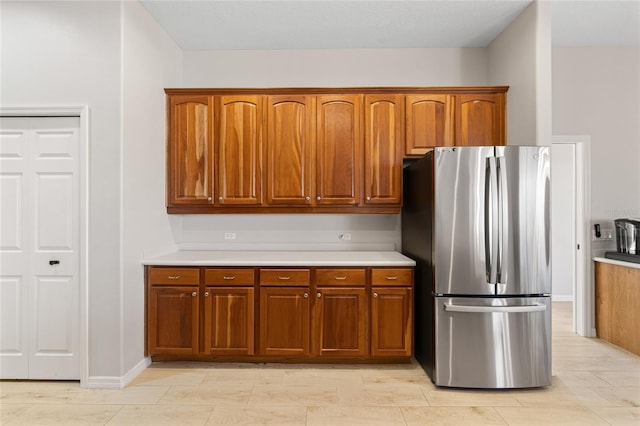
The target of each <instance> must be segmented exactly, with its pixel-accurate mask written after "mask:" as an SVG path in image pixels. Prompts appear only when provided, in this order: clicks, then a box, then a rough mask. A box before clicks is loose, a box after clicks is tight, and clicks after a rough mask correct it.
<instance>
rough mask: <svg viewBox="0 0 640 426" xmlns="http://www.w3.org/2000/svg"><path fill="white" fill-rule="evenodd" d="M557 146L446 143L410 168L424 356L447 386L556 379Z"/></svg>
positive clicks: (408, 201) (418, 344) (410, 218)
mask: <svg viewBox="0 0 640 426" xmlns="http://www.w3.org/2000/svg"><path fill="white" fill-rule="evenodd" d="M549 168H550V166H549V148H548V147H529V146H527V147H525V146H495V147H493V146H488V147H487V146H484V147H439V148H435V149H434V150H433V151H432V152H430V153H428V154H427V155H426V156H425V157H424V158H422V159H420V160H417V161H416V162H414V163H413V164H410V165H408V166H406V167H405V169H404V184H403V186H404V200H403V202H404V206H403V209H402V251H403V253H404V254H405V255H407V256H409V257H411V258H413V259H414V260H415V261H416V263H417V265H416V273H415V277H416V282H415V287H416V293H415V296H416V297H415V303H416V306H415V312H416V316H415V333H416V334H415V355H416V358H417V359H418V361H419V362H420V363H421V364H422V366H423V367H424V369H425V371H426V372H427V373H428V374H429V376H430V377H431V379H432V380H433V382H434V383H435V384H436V385H438V386H451V387H463V388H494V389H503V388H523V387H540V386H547V385H550V384H551V298H550V294H551V283H550V247H549V241H550V239H549V223H550V217H549V185H550V181H549V174H550V173H549Z"/></svg>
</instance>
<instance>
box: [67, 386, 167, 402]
mask: <svg viewBox="0 0 640 426" xmlns="http://www.w3.org/2000/svg"><path fill="white" fill-rule="evenodd" d="M168 389H169V387H168V386H130V387H127V388H124V389H83V390H82V392H80V393H77V394H76V395H75V396H74V397H73V398H72V399H71V402H72V403H73V404H133V405H139V404H156V403H158V401H160V398H162V396H163V395H164V394H165V393H166V392H167V390H168Z"/></svg>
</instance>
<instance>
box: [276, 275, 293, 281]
mask: <svg viewBox="0 0 640 426" xmlns="http://www.w3.org/2000/svg"><path fill="white" fill-rule="evenodd" d="M278 279H279V280H282V281H289V280H290V279H291V277H282V276H279V277H278Z"/></svg>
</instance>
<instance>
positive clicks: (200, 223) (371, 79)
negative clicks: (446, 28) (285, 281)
mask: <svg viewBox="0 0 640 426" xmlns="http://www.w3.org/2000/svg"><path fill="white" fill-rule="evenodd" d="M486 70H487V63H486V49H478V48H472V49H350V50H335V49H326V50H262V51H251V50H244V51H237V50H236V51H233V50H216V51H186V52H184V81H183V83H184V86H185V87H349V86H356V87H366V86H462V85H469V86H472V85H486V84H487V74H486ZM227 231H233V232H236V234H237V235H236V237H237V238H236V240H235V241H234V242H229V241H224V239H223V233H224V232H227ZM340 232H350V233H351V234H352V239H351V241H350V242H342V241H340V240H338V233H340ZM179 242H180V245H181V247H184V248H197V247H202V248H216V249H231V250H235V249H251V248H253V249H278V248H279V249H311V250H314V249H315V250H319V249H323V250H338V249H339V250H357V249H387V250H393V249H398V250H399V249H400V217H399V215H341V214H335V215H333V214H332V215H294V216H292V215H259V216H258V215H207V216H188V215H185V216H184V217H183V227H182V236H181V238H180V241H179Z"/></svg>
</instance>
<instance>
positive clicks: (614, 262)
mask: <svg viewBox="0 0 640 426" xmlns="http://www.w3.org/2000/svg"><path fill="white" fill-rule="evenodd" d="M593 261H594V262H600V263H609V264H611V265H617V266H626V267H627V268H634V269H640V263H633V262H623V261H621V260H615V259H609V258H606V257H594V258H593Z"/></svg>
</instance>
